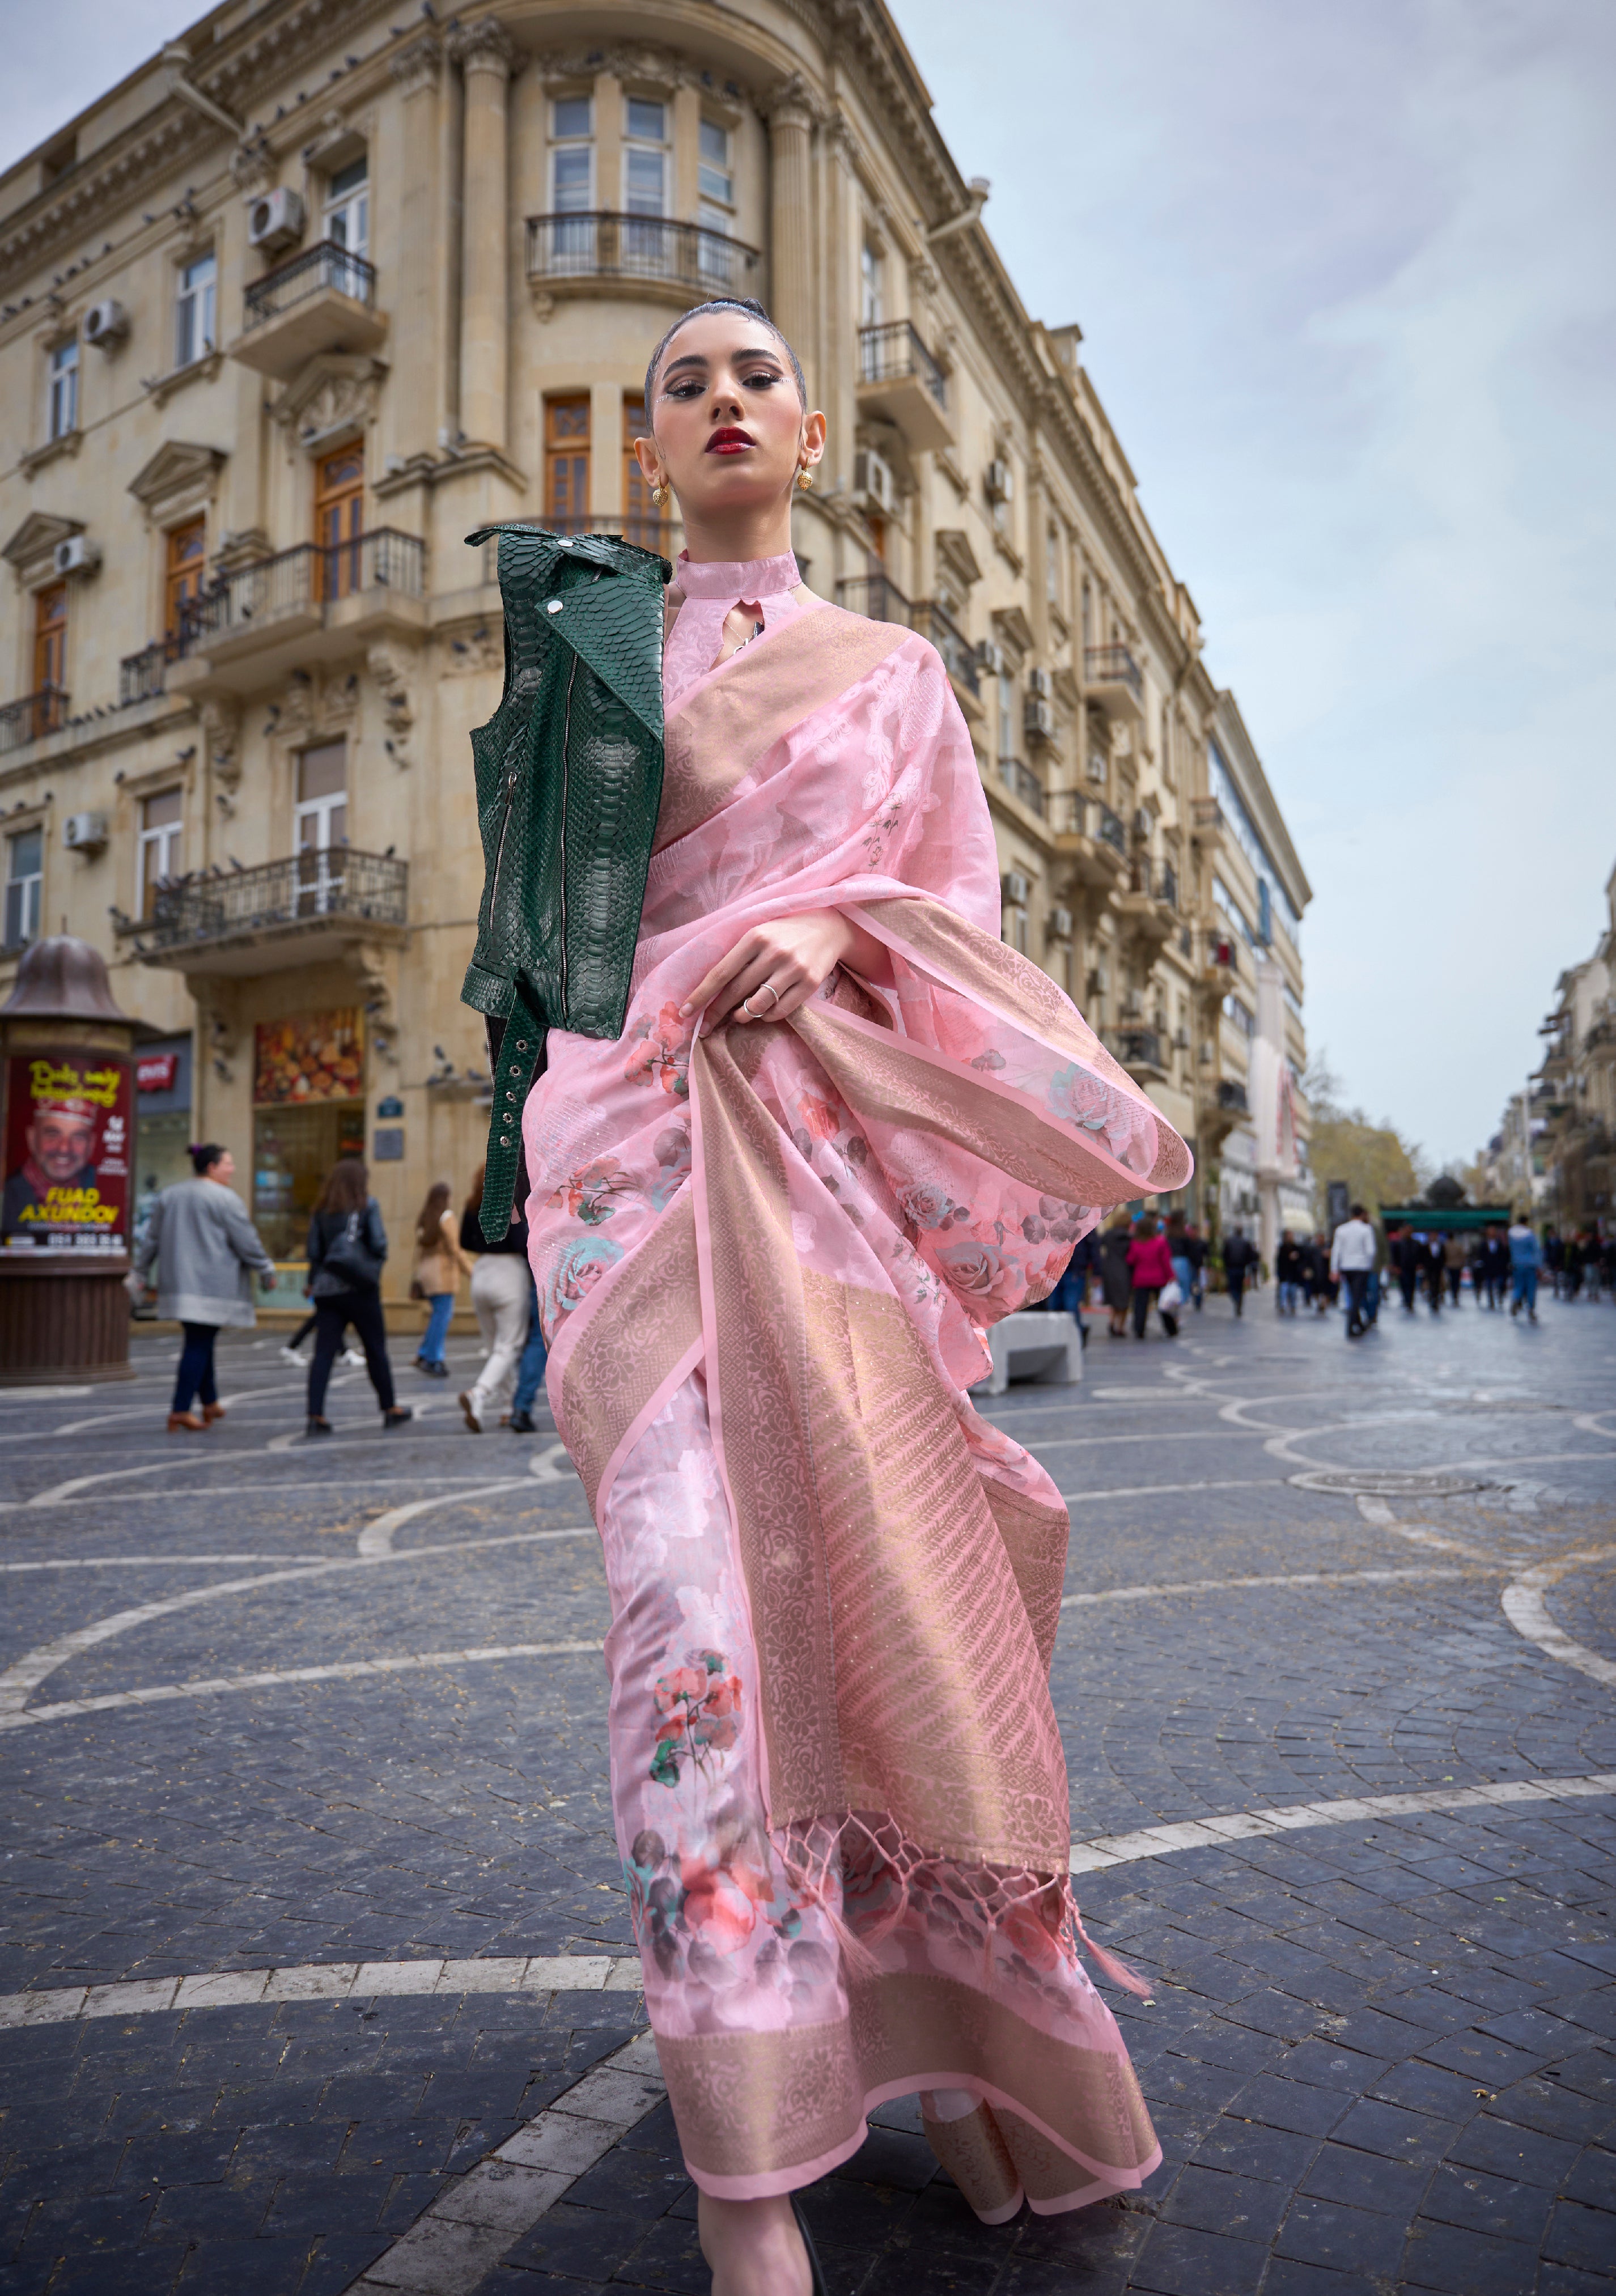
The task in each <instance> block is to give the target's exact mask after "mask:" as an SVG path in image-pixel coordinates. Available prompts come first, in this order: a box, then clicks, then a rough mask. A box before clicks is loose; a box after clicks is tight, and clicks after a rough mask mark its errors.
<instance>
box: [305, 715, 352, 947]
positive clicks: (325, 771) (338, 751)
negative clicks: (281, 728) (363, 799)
mask: <svg viewBox="0 0 1616 2296" xmlns="http://www.w3.org/2000/svg"><path fill="white" fill-rule="evenodd" d="M292 842H293V844H294V845H295V847H296V849H297V856H298V909H299V914H301V915H303V916H318V915H320V914H322V913H323V912H324V910H325V909H326V908H328V907H329V906H331V897H332V893H333V892H335V891H338V890H340V888H341V884H342V860H341V850H342V848H343V847H344V846H345V845H346V844H347V842H348V745H347V743H346V742H320V743H319V745H318V746H317V747H316V748H315V749H312V750H300V751H299V755H298V779H297V799H296V803H295V804H294V806H293V808H292Z"/></svg>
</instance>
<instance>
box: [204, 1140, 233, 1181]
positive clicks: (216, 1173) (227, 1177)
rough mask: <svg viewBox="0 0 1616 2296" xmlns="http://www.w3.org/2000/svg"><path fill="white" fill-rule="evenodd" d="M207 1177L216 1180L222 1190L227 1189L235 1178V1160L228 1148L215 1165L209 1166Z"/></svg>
mask: <svg viewBox="0 0 1616 2296" xmlns="http://www.w3.org/2000/svg"><path fill="white" fill-rule="evenodd" d="M207 1177H208V1178H209V1179H210V1180H217V1182H218V1184H219V1185H220V1187H222V1188H227V1187H228V1186H229V1185H230V1183H231V1181H232V1180H234V1177H235V1158H234V1156H233V1155H232V1154H231V1152H230V1151H229V1149H228V1148H226V1151H225V1152H224V1154H223V1155H222V1156H221V1157H220V1158H219V1160H218V1161H217V1164H209V1167H208V1172H207Z"/></svg>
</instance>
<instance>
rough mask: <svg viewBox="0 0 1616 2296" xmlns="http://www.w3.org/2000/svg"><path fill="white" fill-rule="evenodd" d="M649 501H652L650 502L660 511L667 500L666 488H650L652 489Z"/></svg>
mask: <svg viewBox="0 0 1616 2296" xmlns="http://www.w3.org/2000/svg"><path fill="white" fill-rule="evenodd" d="M651 499H652V502H653V503H655V504H656V506H657V508H658V509H659V510H660V509H661V507H662V504H664V503H665V502H666V501H667V500H668V489H667V488H666V487H652V489H651Z"/></svg>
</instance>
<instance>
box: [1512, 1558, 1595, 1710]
mask: <svg viewBox="0 0 1616 2296" xmlns="http://www.w3.org/2000/svg"><path fill="white" fill-rule="evenodd" d="M1613 1557H1616V1546H1593V1547H1586V1548H1584V1549H1583V1550H1582V1551H1581V1552H1580V1553H1579V1554H1562V1555H1560V1556H1558V1557H1557V1558H1556V1559H1555V1560H1554V1562H1540V1563H1538V1566H1537V1568H1536V1570H1524V1571H1522V1574H1521V1576H1520V1578H1519V1579H1515V1580H1514V1581H1513V1583H1512V1584H1511V1585H1509V1586H1507V1587H1505V1589H1504V1593H1503V1595H1502V1597H1501V1600H1502V1602H1503V1604H1504V1615H1505V1618H1506V1619H1507V1620H1509V1622H1510V1625H1511V1626H1512V1627H1513V1628H1514V1630H1515V1632H1516V1633H1517V1634H1518V1635H1523V1636H1525V1638H1526V1640H1527V1641H1528V1642H1529V1643H1536V1644H1537V1645H1538V1649H1539V1650H1541V1651H1546V1652H1547V1653H1548V1655H1549V1657H1550V1658H1556V1659H1558V1660H1559V1661H1560V1662H1561V1664H1562V1665H1563V1666H1574V1667H1575V1668H1576V1669H1577V1670H1578V1672H1579V1674H1587V1675H1591V1676H1592V1677H1593V1678H1594V1680H1595V1682H1604V1683H1609V1684H1611V1685H1612V1686H1613V1687H1616V1665H1612V1661H1610V1660H1609V1659H1608V1658H1601V1656H1600V1655H1599V1652H1597V1651H1591V1650H1589V1648H1588V1646H1587V1644H1586V1643H1579V1642H1574V1641H1573V1640H1572V1638H1571V1636H1570V1635H1568V1634H1566V1633H1565V1632H1564V1630H1563V1628H1560V1627H1557V1626H1556V1625H1555V1624H1554V1620H1553V1619H1552V1618H1551V1617H1550V1615H1549V1609H1548V1604H1547V1603H1546V1601H1545V1600H1544V1592H1545V1589H1546V1588H1547V1587H1552V1586H1553V1585H1554V1581H1555V1579H1558V1578H1560V1577H1561V1575H1562V1574H1563V1572H1565V1571H1567V1570H1579V1569H1581V1568H1583V1567H1584V1566H1586V1565H1587V1564H1588V1563H1590V1562H1610V1561H1611V1560H1612V1558H1613Z"/></svg>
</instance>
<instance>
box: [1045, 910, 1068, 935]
mask: <svg viewBox="0 0 1616 2296" xmlns="http://www.w3.org/2000/svg"><path fill="white" fill-rule="evenodd" d="M1049 938H1050V939H1051V940H1070V939H1071V911H1070V909H1051V911H1050V912H1049Z"/></svg>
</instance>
